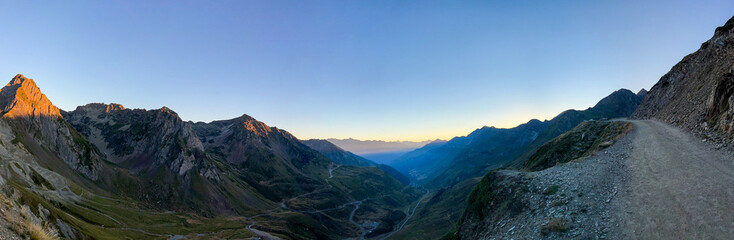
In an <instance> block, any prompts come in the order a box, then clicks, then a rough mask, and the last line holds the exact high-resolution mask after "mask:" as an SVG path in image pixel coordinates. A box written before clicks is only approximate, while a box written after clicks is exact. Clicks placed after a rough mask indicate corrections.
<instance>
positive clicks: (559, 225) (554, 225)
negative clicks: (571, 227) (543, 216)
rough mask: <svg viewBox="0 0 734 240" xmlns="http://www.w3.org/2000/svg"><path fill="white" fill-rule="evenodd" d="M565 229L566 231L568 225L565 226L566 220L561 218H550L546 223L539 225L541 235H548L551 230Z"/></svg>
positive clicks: (562, 230)
mask: <svg viewBox="0 0 734 240" xmlns="http://www.w3.org/2000/svg"><path fill="white" fill-rule="evenodd" d="M565 231H568V226H566V220H565V219H563V218H554V219H551V220H550V221H549V222H548V224H545V225H543V226H541V227H540V233H542V234H543V235H548V234H549V233H551V232H565Z"/></svg>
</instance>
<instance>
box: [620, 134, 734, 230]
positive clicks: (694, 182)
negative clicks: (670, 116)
mask: <svg viewBox="0 0 734 240" xmlns="http://www.w3.org/2000/svg"><path fill="white" fill-rule="evenodd" d="M631 122H632V123H633V124H634V126H635V131H633V132H632V133H631V136H630V137H631V139H632V146H633V148H632V150H631V154H630V158H628V159H627V161H626V163H627V164H626V166H627V168H628V174H629V177H628V178H627V181H625V182H624V185H623V188H624V190H625V191H622V192H621V193H620V198H619V199H620V203H619V204H620V207H621V210H622V212H621V218H622V220H623V221H622V222H623V223H624V224H625V225H624V226H623V227H622V228H621V229H623V232H622V233H621V236H620V237H622V238H625V239H629V238H639V239H730V238H731V237H732V236H734V214H733V213H734V187H733V186H734V157H733V156H732V154H731V153H729V152H726V151H724V150H718V149H717V146H714V145H712V144H710V143H706V142H705V141H703V140H701V139H699V138H696V137H693V136H691V135H690V134H687V133H685V132H683V131H682V130H680V129H678V128H676V127H673V126H670V125H667V124H664V123H661V122H657V121H650V120H646V121H643V120H635V121H631Z"/></svg>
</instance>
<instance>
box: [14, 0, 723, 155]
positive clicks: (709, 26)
mask: <svg viewBox="0 0 734 240" xmlns="http://www.w3.org/2000/svg"><path fill="white" fill-rule="evenodd" d="M0 10H2V14H0V32H2V34H0V80H1V79H2V78H5V79H6V80H7V81H10V79H11V78H12V77H13V76H15V74H18V73H20V74H24V75H25V76H26V77H30V78H33V79H34V80H35V81H36V83H37V85H38V86H39V87H40V88H41V90H42V91H43V92H44V93H45V94H46V95H47V96H48V97H49V99H51V101H52V102H53V103H54V104H55V105H56V106H57V107H59V108H61V109H63V110H73V109H74V108H76V106H79V105H84V104H87V103H91V102H104V103H119V104H122V105H124V106H125V107H127V108H146V109H156V108H160V107H162V106H166V107H169V108H171V109H173V110H174V111H176V112H177V113H178V114H179V116H180V117H181V118H182V119H184V120H191V121H206V122H208V121H212V120H222V119H231V118H235V117H238V116H240V115H242V114H248V115H250V116H253V117H254V118H256V119H258V120H260V121H263V122H265V123H266V124H268V125H270V126H277V127H279V128H283V129H286V130H288V131H289V132H291V133H292V134H294V135H295V136H297V137H298V138H301V139H310V138H349V137H351V138H356V139H371V140H388V141H393V140H412V141H417V140H428V139H436V138H441V139H450V138H451V137H454V136H463V135H467V134H468V133H469V132H471V131H472V130H474V129H477V128H480V127H482V126H485V125H486V126H496V127H514V126H516V125H518V124H521V123H524V122H527V121H528V120H530V119H533V118H537V119H541V120H543V119H550V118H552V117H554V116H555V115H557V114H559V113H560V112H562V111H563V110H566V109H585V108H588V107H591V106H593V105H594V104H595V103H596V102H597V101H598V100H600V99H601V98H603V97H604V96H606V95H608V94H610V93H611V92H613V91H614V90H617V89H620V88H628V89H630V90H632V91H635V92H636V91H638V90H639V89H641V88H646V89H649V88H650V87H652V85H654V84H655V83H656V82H657V81H658V79H659V78H660V77H661V76H662V75H663V74H665V73H666V72H667V71H669V70H670V68H671V67H672V66H673V65H674V64H675V63H677V62H678V61H680V59H682V58H683V57H684V56H685V55H687V54H689V53H692V52H694V51H695V50H697V49H698V48H699V47H700V45H701V43H702V42H704V41H706V40H708V39H709V38H710V37H711V36H712V35H713V32H714V29H715V28H716V27H717V26H720V25H723V24H724V23H725V22H726V20H728V19H729V18H730V17H731V16H732V14H734V1H731V0H722V1H716V0H714V1H588V0H582V1H543V0H541V1H279V0H276V1H12V2H10V1H3V2H0Z"/></svg>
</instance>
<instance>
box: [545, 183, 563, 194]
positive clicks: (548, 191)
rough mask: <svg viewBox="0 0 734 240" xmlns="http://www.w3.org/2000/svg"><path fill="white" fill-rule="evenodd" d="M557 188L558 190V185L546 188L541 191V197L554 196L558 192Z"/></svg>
mask: <svg viewBox="0 0 734 240" xmlns="http://www.w3.org/2000/svg"><path fill="white" fill-rule="evenodd" d="M559 188H560V186H558V185H553V186H550V187H548V188H546V189H545V191H543V195H549V196H550V195H554V194H556V193H557V192H558V189H559Z"/></svg>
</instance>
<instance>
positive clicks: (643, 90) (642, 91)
mask: <svg viewBox="0 0 734 240" xmlns="http://www.w3.org/2000/svg"><path fill="white" fill-rule="evenodd" d="M637 96H638V97H640V98H645V96H647V90H645V89H644V88H643V89H640V91H639V92H637Z"/></svg>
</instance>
